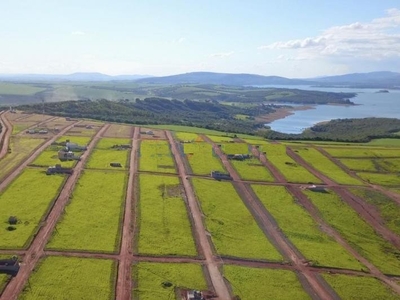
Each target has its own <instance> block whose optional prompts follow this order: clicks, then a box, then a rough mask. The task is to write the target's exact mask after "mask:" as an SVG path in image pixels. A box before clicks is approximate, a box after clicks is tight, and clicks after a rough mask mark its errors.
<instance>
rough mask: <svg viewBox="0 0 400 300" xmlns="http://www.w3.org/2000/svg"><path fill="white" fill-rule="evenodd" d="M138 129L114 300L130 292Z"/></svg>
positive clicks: (131, 161)
mask: <svg viewBox="0 0 400 300" xmlns="http://www.w3.org/2000/svg"><path fill="white" fill-rule="evenodd" d="M139 133H140V131H139V127H135V129H134V131H133V136H132V143H131V145H132V149H131V155H130V159H129V177H128V187H127V189H126V199H125V211H124V219H123V228H122V237H121V238H122V240H121V249H120V253H119V259H120V261H119V264H118V276H117V287H116V299H119V300H129V299H130V298H131V291H132V275H131V274H132V272H131V264H132V257H131V256H132V242H133V223H132V203H133V197H134V195H136V193H134V189H135V187H134V186H133V185H134V177H135V176H136V174H137V167H138V162H137V153H138V148H139V139H138V137H139Z"/></svg>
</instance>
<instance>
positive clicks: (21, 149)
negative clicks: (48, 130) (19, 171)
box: [0, 136, 45, 180]
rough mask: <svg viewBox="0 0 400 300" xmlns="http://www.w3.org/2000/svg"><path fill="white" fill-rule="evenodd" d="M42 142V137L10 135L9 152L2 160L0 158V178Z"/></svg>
mask: <svg viewBox="0 0 400 300" xmlns="http://www.w3.org/2000/svg"><path fill="white" fill-rule="evenodd" d="M44 142H45V140H44V139H30V138H24V137H17V136H11V138H10V148H11V153H8V154H7V155H6V156H5V157H4V158H3V159H2V160H0V170H1V172H0V180H2V179H4V178H5V176H6V175H7V174H8V173H9V172H11V171H12V170H13V169H14V168H15V167H17V166H18V165H19V164H20V163H21V162H22V161H23V160H24V159H25V158H27V156H28V155H29V154H30V153H32V152H33V150H35V149H36V148H37V147H39V146H40V145H41V144H42V143H44Z"/></svg>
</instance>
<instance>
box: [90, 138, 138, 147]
mask: <svg viewBox="0 0 400 300" xmlns="http://www.w3.org/2000/svg"><path fill="white" fill-rule="evenodd" d="M130 144H131V140H130V139H120V138H102V139H100V141H99V142H98V143H97V145H96V149H102V150H110V149H112V148H111V147H112V146H114V145H130Z"/></svg>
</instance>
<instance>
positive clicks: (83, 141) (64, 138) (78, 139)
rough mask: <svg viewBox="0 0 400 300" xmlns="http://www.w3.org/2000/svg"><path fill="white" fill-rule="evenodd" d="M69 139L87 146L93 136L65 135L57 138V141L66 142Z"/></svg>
mask: <svg viewBox="0 0 400 300" xmlns="http://www.w3.org/2000/svg"><path fill="white" fill-rule="evenodd" d="M67 140H69V141H70V142H71V143H74V144H78V145H80V146H86V145H88V144H89V142H90V140H91V138H90V137H89V136H75V135H64V136H62V137H60V138H59V139H58V140H57V143H61V142H65V141H67Z"/></svg>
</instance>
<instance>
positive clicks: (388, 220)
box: [351, 189, 400, 235]
mask: <svg viewBox="0 0 400 300" xmlns="http://www.w3.org/2000/svg"><path fill="white" fill-rule="evenodd" d="M351 192H352V193H353V194H355V195H357V196H359V197H361V198H362V199H364V200H365V201H366V202H368V203H370V204H372V205H375V206H376V207H377V209H378V210H379V212H380V214H381V216H382V218H383V220H384V221H385V225H386V227H388V228H389V229H390V230H392V231H393V232H395V233H397V234H398V235H400V207H399V205H398V204H397V203H396V202H394V201H393V200H392V199H390V198H389V197H387V196H386V195H384V194H382V193H380V192H377V191H372V190H366V189H351Z"/></svg>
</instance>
